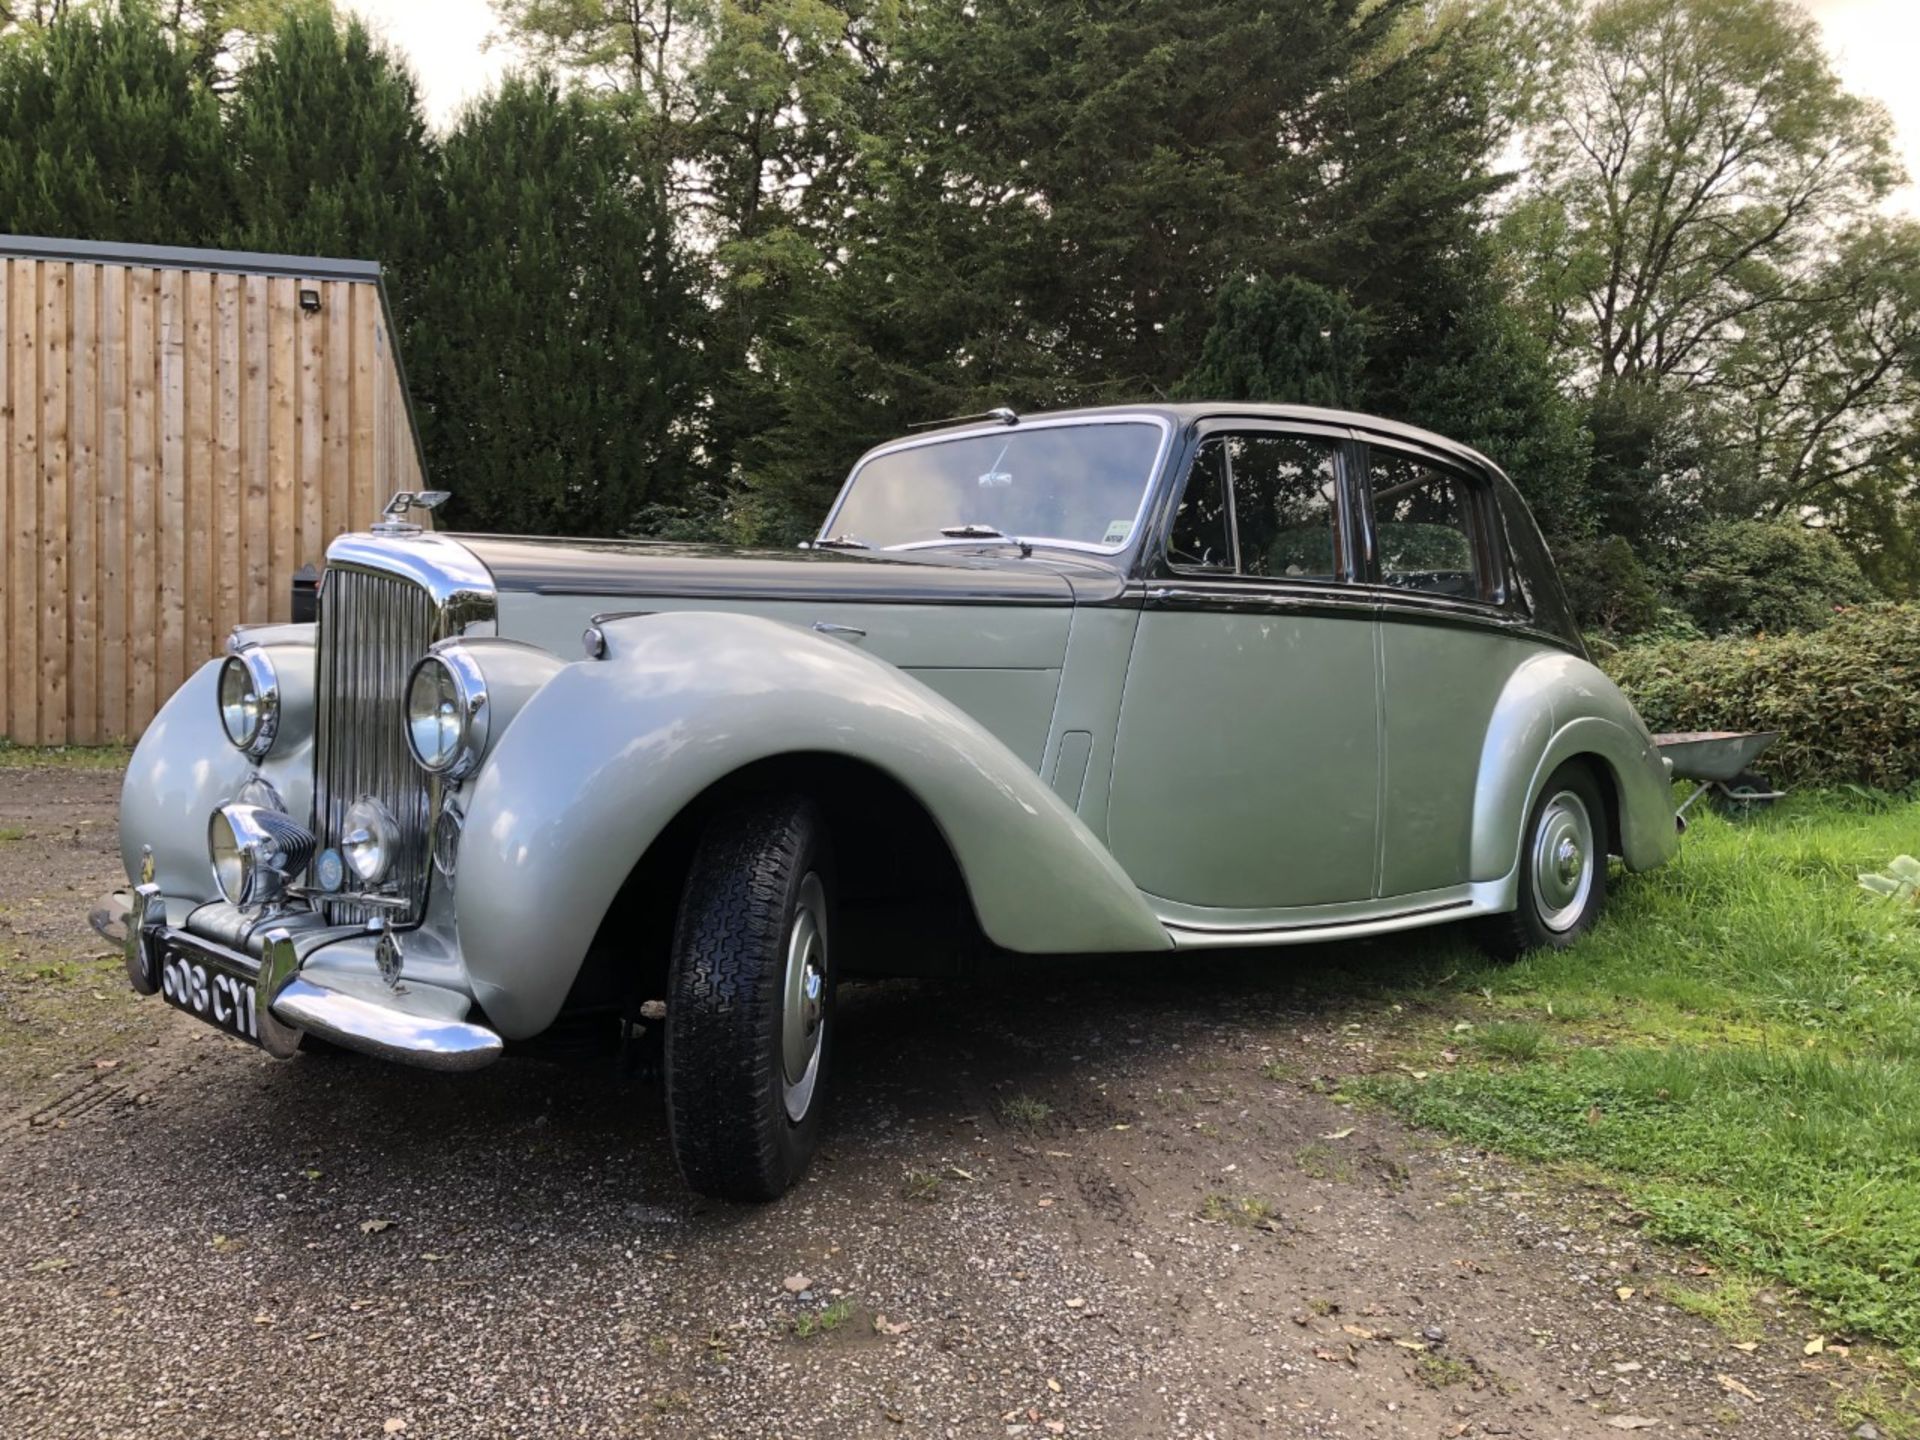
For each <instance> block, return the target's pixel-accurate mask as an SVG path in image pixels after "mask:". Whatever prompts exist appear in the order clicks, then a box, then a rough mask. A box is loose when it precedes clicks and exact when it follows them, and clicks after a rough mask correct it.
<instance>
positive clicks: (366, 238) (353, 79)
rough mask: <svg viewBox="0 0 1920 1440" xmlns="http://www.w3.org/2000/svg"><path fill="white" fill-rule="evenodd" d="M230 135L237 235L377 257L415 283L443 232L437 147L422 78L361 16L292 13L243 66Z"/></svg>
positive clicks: (408, 286) (236, 238)
mask: <svg viewBox="0 0 1920 1440" xmlns="http://www.w3.org/2000/svg"><path fill="white" fill-rule="evenodd" d="M227 134H228V137H229V142H228V143H229V145H230V147H231V154H232V157H233V163H234V165H235V167H236V168H237V170H238V185H237V193H236V195H235V199H234V206H233V212H232V221H231V224H230V226H229V229H228V235H229V237H230V240H231V243H233V244H234V245H236V246H238V247H240V248H243V249H252V250H279V251H291V252H293V253H296V254H304V255H360V256H370V257H374V258H377V259H379V260H380V261H381V262H382V263H383V264H384V265H385V266H386V267H387V268H388V269H389V270H390V271H392V272H394V273H395V276H396V279H397V281H398V284H397V286H396V289H397V290H398V292H399V293H400V294H401V295H407V294H410V293H411V290H412V282H414V281H415V280H417V279H418V275H419V272H420V270H421V269H422V268H423V266H424V263H425V259H426V255H427V253H428V244H429V241H430V238H431V237H432V210H433V207H434V196H433V186H434V179H435V177H434V154H433V146H432V144H431V142H430V140H429V138H428V136H427V129H426V121H425V119H424V117H423V116H422V114H421V110H420V97H419V91H418V88H417V87H416V85H415V84H414V80H413V76H412V75H411V73H409V71H408V69H407V67H406V65H405V64H404V63H402V62H401V61H400V60H399V59H398V58H397V57H396V56H394V55H393V54H392V53H390V52H389V51H387V50H386V49H385V48H384V47H383V46H381V45H379V44H376V43H375V41H374V40H373V38H372V37H371V36H370V35H369V34H368V32H367V29H366V27H365V26H364V25H363V24H362V23H361V22H360V21H359V20H358V19H349V20H346V21H345V22H344V23H343V22H341V21H339V20H337V19H336V18H335V16H334V15H333V13H332V11H331V10H330V9H329V8H328V7H326V6H325V5H317V6H308V7H306V8H304V9H300V10H295V11H294V12H293V13H291V14H289V15H287V16H286V17H285V18H284V19H283V20H282V21H281V22H280V24H279V25H278V26H277V27H276V28H275V29H274V30H273V31H272V32H271V33H270V34H268V35H267V36H266V37H265V39H264V41H263V43H261V44H260V46H259V47H258V49H257V50H256V52H255V53H254V55H253V56H252V58H251V59H250V60H249V61H248V63H247V64H246V65H245V66H244V67H243V68H242V69H241V71H240V73H239V81H238V84H237V86H236V87H235V92H234V95H233V99H232V102H231V106H230V110H229V114H228V121H227ZM434 243H435V244H436V245H437V241H435V242H434Z"/></svg>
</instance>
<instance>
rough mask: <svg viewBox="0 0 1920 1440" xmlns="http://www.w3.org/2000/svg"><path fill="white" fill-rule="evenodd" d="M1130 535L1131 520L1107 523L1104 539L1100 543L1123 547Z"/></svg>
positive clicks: (1131, 528) (1131, 531)
mask: <svg viewBox="0 0 1920 1440" xmlns="http://www.w3.org/2000/svg"><path fill="white" fill-rule="evenodd" d="M1132 533H1133V521H1131V520H1113V521H1109V522H1108V524H1107V533H1106V536H1105V538H1104V539H1102V540H1101V542H1100V543H1101V544H1102V545H1124V544H1126V543H1127V536H1129V535H1131V534H1132Z"/></svg>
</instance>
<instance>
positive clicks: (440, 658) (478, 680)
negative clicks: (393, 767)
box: [407, 645, 487, 780]
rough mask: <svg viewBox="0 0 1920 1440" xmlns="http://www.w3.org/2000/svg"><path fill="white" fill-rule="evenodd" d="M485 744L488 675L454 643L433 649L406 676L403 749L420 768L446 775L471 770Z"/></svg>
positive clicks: (450, 777)
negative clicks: (405, 717)
mask: <svg viewBox="0 0 1920 1440" xmlns="http://www.w3.org/2000/svg"><path fill="white" fill-rule="evenodd" d="M486 748H487V681H486V677H485V676H484V675H482V674H481V673H480V666H479V664H478V663H477V662H476V661H475V660H474V658H473V656H472V655H470V654H468V653H467V652H466V651H465V650H463V649H461V648H460V647H459V646H457V645H449V646H446V647H444V648H442V649H437V650H435V651H433V652H432V653H430V654H428V655H426V656H424V657H423V658H422V659H421V661H420V663H419V664H418V665H415V666H414V667H413V676H412V678H411V679H409V680H408V681H407V749H409V750H410V751H412V752H413V758H414V761H415V763H417V764H418V765H419V766H420V768H421V769H422V770H425V771H426V772H427V773H428V774H430V775H439V776H441V777H443V778H445V779H448V780H462V779H465V778H466V777H467V776H468V775H471V774H472V773H473V770H474V767H475V766H477V765H478V764H479V763H480V756H481V754H482V752H484V751H485V750H486Z"/></svg>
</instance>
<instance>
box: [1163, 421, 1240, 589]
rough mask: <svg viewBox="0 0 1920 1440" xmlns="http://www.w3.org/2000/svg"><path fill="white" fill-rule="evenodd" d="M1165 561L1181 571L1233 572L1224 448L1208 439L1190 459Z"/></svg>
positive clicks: (1231, 528)
mask: <svg viewBox="0 0 1920 1440" xmlns="http://www.w3.org/2000/svg"><path fill="white" fill-rule="evenodd" d="M1167 559H1168V560H1169V561H1170V562H1171V563H1172V564H1174V565H1175V566H1177V567H1178V568H1180V569H1182V570H1220V571H1224V572H1226V573H1228V574H1231V573H1232V572H1233V514H1232V511H1231V509H1230V508H1229V505H1228V501H1227V457H1226V450H1225V447H1223V446H1222V445H1220V444H1219V443H1218V442H1217V441H1213V440H1209V441H1208V442H1207V443H1206V444H1204V445H1202V446H1201V447H1200V451H1199V453H1198V454H1197V455H1195V456H1194V457H1193V468H1192V469H1190V470H1188V471H1187V483H1186V488H1185V489H1183V490H1182V491H1181V492H1180V508H1179V509H1178V510H1176V511H1175V512H1174V515H1173V531H1172V533H1171V534H1170V535H1168V537H1167Z"/></svg>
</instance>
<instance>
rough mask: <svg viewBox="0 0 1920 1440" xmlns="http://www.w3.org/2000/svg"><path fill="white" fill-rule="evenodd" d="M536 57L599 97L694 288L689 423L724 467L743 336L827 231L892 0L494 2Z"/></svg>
mask: <svg viewBox="0 0 1920 1440" xmlns="http://www.w3.org/2000/svg"><path fill="white" fill-rule="evenodd" d="M495 8H496V10H497V11H498V13H499V14H500V16H501V18H502V20H503V21H504V22H505V23H506V25H507V27H508V29H509V30H510V31H511V32H512V33H513V34H515V35H516V37H517V38H519V39H520V40H521V41H522V43H524V44H526V45H527V46H528V47H529V48H530V49H531V50H532V51H533V53H534V54H535V55H536V56H538V57H539V58H541V59H543V60H545V61H548V62H550V63H553V64H555V65H557V66H560V67H562V68H563V69H564V70H566V71H568V72H571V73H572V74H574V75H576V76H578V77H581V78H585V79H588V80H590V81H591V82H592V83H593V84H595V85H596V86H597V87H599V88H600V90H601V91H602V93H605V94H607V95H608V96H610V99H609V101H608V104H609V108H610V110H611V111H612V112H613V113H614V114H617V115H618V116H619V117H620V118H621V119H622V121H623V123H624V126H625V130H626V133H627V135H628V136H629V138H630V140H631V142H632V144H633V145H634V146H635V147H636V149H637V151H638V165H639V168H640V170H641V171H642V173H644V174H645V175H647V176H649V177H651V178H650V183H651V185H652V186H653V189H654V195H653V199H652V203H653V204H655V205H657V206H661V207H665V208H666V209H667V210H668V211H669V213H671V214H672V216H673V217H674V221H675V224H676V227H677V229H678V231H679V233H680V235H681V236H682V238H683V239H684V241H685V242H686V243H687V246H688V248H689V250H690V252H691V253H694V254H697V255H699V256H701V257H702V258H703V261H704V265H703V274H702V276H701V280H702V286H703V289H704V290H705V292H706V294H707V298H708V305H707V310H706V313H705V315H704V318H703V322H702V327H701V331H702V333H701V336H700V341H701V349H702V354H703V355H704V356H705V361H706V365H707V368H708V382H707V385H706V387H705V392H704V404H703V413H702V415H701V417H700V423H701V426H702V429H703V431H704V438H703V451H704V453H705V455H706V457H707V463H708V465H709V467H710V469H711V470H712V471H713V472H714V473H716V474H717V475H718V476H720V477H723V478H724V477H726V476H728V475H729V474H730V473H731V471H732V469H733V465H734V456H735V453H736V451H737V449H738V447H739V445H740V444H741V443H742V442H743V440H744V439H745V438H746V437H749V436H751V435H753V434H755V433H756V432H757V431H758V430H759V429H761V428H762V427H763V426H764V423H765V417H764V413H763V410H762V409H761V407H760V406H758V405H757V404H756V402H755V399H754V396H755V393H756V390H757V386H756V384H755V382H754V379H753V373H754V368H755V366H756V364H757V363H758V361H757V357H756V354H755V352H756V348H757V346H758V344H759V341H760V337H761V336H762V335H763V334H765V333H766V332H767V331H768V330H770V329H774V328H777V327H779V326H781V325H782V324H784V323H785V321H786V319H787V317H788V315H789V314H790V311H791V302H792V296H793V294H794V292H795V290H796V289H797V288H799V287H803V286H804V285H806V284H807V283H808V281H809V279H810V277H811V276H812V275H813V274H814V273H815V272H816V271H817V270H818V269H819V268H820V266H821V265H822V264H823V263H824V262H825V260H826V258H827V257H830V256H831V255H832V254H833V253H834V250H835V247H836V245H837V243H838V221H839V218H840V214H841V211H842V210H843V209H844V206H843V205H841V203H840V199H839V197H840V196H841V194H842V191H843V186H844V182H845V176H846V172H847V171H848V169H849V168H850V167H851V166H852V165H853V164H854V163H855V161H856V159H857V157H858V155H859V144H860V138H861V135H862V133H863V115H864V112H865V109H866V107H867V105H868V104H869V103H870V101H871V98H872V93H873V88H874V81H875V79H876V76H877V73H878V66H879V63H880V61H879V55H880V53H881V52H882V50H883V49H884V47H885V44H886V38H887V36H888V34H889V32H890V28H891V25H892V23H893V22H892V17H893V13H894V0H496V5H495Z"/></svg>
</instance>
